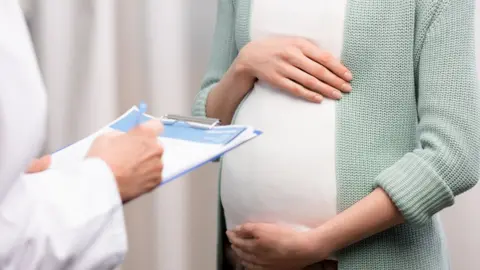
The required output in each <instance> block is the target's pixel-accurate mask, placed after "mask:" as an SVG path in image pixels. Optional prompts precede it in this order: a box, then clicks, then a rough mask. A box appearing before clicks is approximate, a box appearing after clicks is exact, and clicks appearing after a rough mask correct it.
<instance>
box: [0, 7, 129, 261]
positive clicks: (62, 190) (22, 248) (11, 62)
mask: <svg viewBox="0 0 480 270" xmlns="http://www.w3.org/2000/svg"><path fill="white" fill-rule="evenodd" d="M32 47H33V46H32V44H31V42H30V38H29V34H28V30H27V27H26V24H25V21H24V18H23V15H22V12H21V9H20V7H19V5H18V0H0V269H2V270H10V269H15V270H17V269H19V270H29V269H35V270H56V269H62V270H63V269H82V270H86V269H113V268H115V267H116V266H117V265H119V264H120V263H121V262H122V260H123V257H124V254H125V252H126V248H127V241H126V235H125V227H124V217H123V208H122V202H121V199H120V197H119V194H118V191H117V186H116V182H115V179H114V177H113V175H112V172H111V171H110V169H109V167H108V166H107V165H106V164H105V163H104V162H103V161H101V160H98V159H87V160H85V161H83V162H81V163H79V164H73V165H72V166H71V168H67V169H64V170H49V171H45V172H42V173H38V174H30V175H25V174H23V172H24V171H25V169H26V167H27V166H28V164H29V163H30V162H31V160H32V158H34V157H35V156H37V155H38V154H39V152H40V149H41V147H42V144H43V140H44V134H45V131H46V130H45V127H46V108H47V107H46V97H45V93H44V87H43V82H42V79H41V76H40V72H39V70H38V66H37V63H36V59H35V55H34V52H33V48H32Z"/></svg>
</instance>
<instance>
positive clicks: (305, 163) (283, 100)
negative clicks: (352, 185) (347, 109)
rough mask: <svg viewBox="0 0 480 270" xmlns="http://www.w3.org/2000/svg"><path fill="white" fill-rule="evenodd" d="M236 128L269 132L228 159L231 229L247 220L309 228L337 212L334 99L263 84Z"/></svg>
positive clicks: (225, 175)
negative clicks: (317, 100)
mask: <svg viewBox="0 0 480 270" xmlns="http://www.w3.org/2000/svg"><path fill="white" fill-rule="evenodd" d="M235 124H248V125H253V126H255V127H256V128H259V129H261V130H262V131H263V132H264V133H263V135H261V136H260V137H259V138H257V139H255V140H253V141H252V142H250V143H248V144H246V145H244V146H242V147H240V148H238V149H236V150H235V151H232V152H231V153H229V154H227V155H226V156H225V157H224V159H223V163H222V183H221V191H220V192H221V200H222V204H223V207H224V211H225V218H226V222H227V227H228V228H229V229H230V228H233V227H235V226H236V225H240V224H243V223H245V222H273V223H282V224H288V225H292V226H294V227H296V228H298V229H309V228H312V227H316V226H318V225H319V224H321V223H323V222H325V221H326V220H327V219H329V218H331V217H332V216H334V215H335V214H336V181H335V103H334V101H332V100H325V101H324V102H323V103H321V104H314V103H309V102H307V101H304V100H301V99H297V98H295V97H292V96H290V95H288V94H285V93H283V92H281V91H279V90H276V89H272V88H271V87H269V86H268V85H267V84H265V83H262V82H259V83H257V84H256V85H255V87H254V89H253V90H252V93H251V94H250V95H249V96H248V97H247V99H246V100H245V101H244V102H243V104H242V106H241V107H240V108H239V110H238V112H237V115H236V119H235Z"/></svg>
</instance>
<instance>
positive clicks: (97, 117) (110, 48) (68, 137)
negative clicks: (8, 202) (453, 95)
mask: <svg viewBox="0 0 480 270" xmlns="http://www.w3.org/2000/svg"><path fill="white" fill-rule="evenodd" d="M22 1H26V2H32V1H33V4H32V5H29V9H30V11H31V12H30V13H31V14H32V15H31V25H32V31H33V35H34V39H35V44H36V47H37V52H38V55H39V59H40V62H41V67H42V71H43V72H44V76H45V81H46V84H47V87H48V91H49V100H50V104H51V110H50V128H49V129H50V141H49V142H48V144H47V146H46V148H47V151H54V150H55V149H58V148H59V147H61V146H63V145H66V144H68V143H70V142H72V141H74V140H77V139H79V138H81V137H83V136H85V135H86V134H88V133H89V132H92V131H94V130H95V129H97V128H99V127H101V126H102V125H104V124H105V123H107V122H109V121H110V120H111V119H112V118H114V117H115V116H116V115H118V113H120V112H122V111H123V110H125V109H127V108H128V107H130V106H132V105H133V104H137V103H138V102H139V101H141V100H146V101H148V103H149V104H150V107H149V110H150V112H151V113H153V114H155V115H162V114H165V113H180V114H181V113H186V114H188V113H189V111H190V104H191V101H192V100H193V98H194V95H195V93H196V91H197V90H198V86H199V84H200V81H201V78H202V76H203V73H204V71H205V68H206V64H207V60H208V57H209V53H210V51H209V48H210V46H211V37H212V34H213V26H214V23H215V12H216V3H217V0H203V1H195V0H175V1H166V0H136V1H130V0H101V1H98V0H81V1H80V0H77V1H76V0H64V1H58V0H41V1H40V0H38V1H37V0H22ZM477 3H479V5H480V0H477ZM479 11H480V7H479V9H477V13H478V12H479ZM477 17H480V16H477ZM477 25H480V24H477ZM479 31H480V26H479V27H478V28H477V32H479ZM477 40H478V43H477V45H479V51H480V35H479V36H478V38H477ZM477 61H478V59H477ZM479 66H480V65H479ZM479 71H480V69H479ZM479 121H480V119H479ZM479 166H480V164H479ZM217 169H218V168H217V165H216V164H210V165H208V166H205V167H203V168H202V169H200V170H198V171H196V172H194V173H192V174H190V175H188V176H186V177H184V178H183V179H182V180H179V181H176V182H173V183H170V184H168V185H166V186H164V187H162V188H161V189H158V190H157V191H155V192H154V193H152V194H150V195H148V196H145V197H143V198H141V199H140V200H137V201H134V202H133V203H130V204H129V205H127V207H126V216H127V226H128V234H129V241H130V253H129V254H128V256H127V259H126V261H125V264H124V265H123V267H122V268H123V270H144V269H145V270H150V269H152V270H154V269H158V270H210V269H215V237H216V234H215V231H216V225H217V223H216V211H217V209H216V207H217V204H216V202H217ZM479 205H480V188H479V187H477V188H475V189H474V190H473V191H470V192H468V193H467V194H465V195H464V196H461V197H459V198H458V199H457V204H456V205H455V206H454V207H452V208H450V209H447V210H446V211H444V213H443V214H442V217H443V220H444V221H445V229H446V232H447V237H448V240H449V243H450V252H451V254H452V264H453V265H452V269H454V270H471V269H477V268H478V266H479V265H480V256H478V250H479V248H480V231H479V228H480V210H478V209H479V208H478V206H479Z"/></svg>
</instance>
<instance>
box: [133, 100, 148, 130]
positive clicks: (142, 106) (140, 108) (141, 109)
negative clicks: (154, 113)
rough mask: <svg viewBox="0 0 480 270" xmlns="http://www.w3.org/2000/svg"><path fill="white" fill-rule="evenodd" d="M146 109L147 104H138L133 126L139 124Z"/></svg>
mask: <svg viewBox="0 0 480 270" xmlns="http://www.w3.org/2000/svg"><path fill="white" fill-rule="evenodd" d="M146 111H147V104H145V103H143V102H142V103H140V105H138V115H137V122H136V123H135V126H138V125H140V123H141V121H142V116H143V115H144V114H145V112H146Z"/></svg>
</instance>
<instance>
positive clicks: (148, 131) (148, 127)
mask: <svg viewBox="0 0 480 270" xmlns="http://www.w3.org/2000/svg"><path fill="white" fill-rule="evenodd" d="M162 132H163V124H162V122H160V120H155V119H152V120H149V121H148V122H146V123H143V124H141V125H139V126H137V127H135V128H133V129H131V130H130V131H129V132H128V134H131V135H139V136H149V137H157V136H158V135H160V134H161V133H162Z"/></svg>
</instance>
